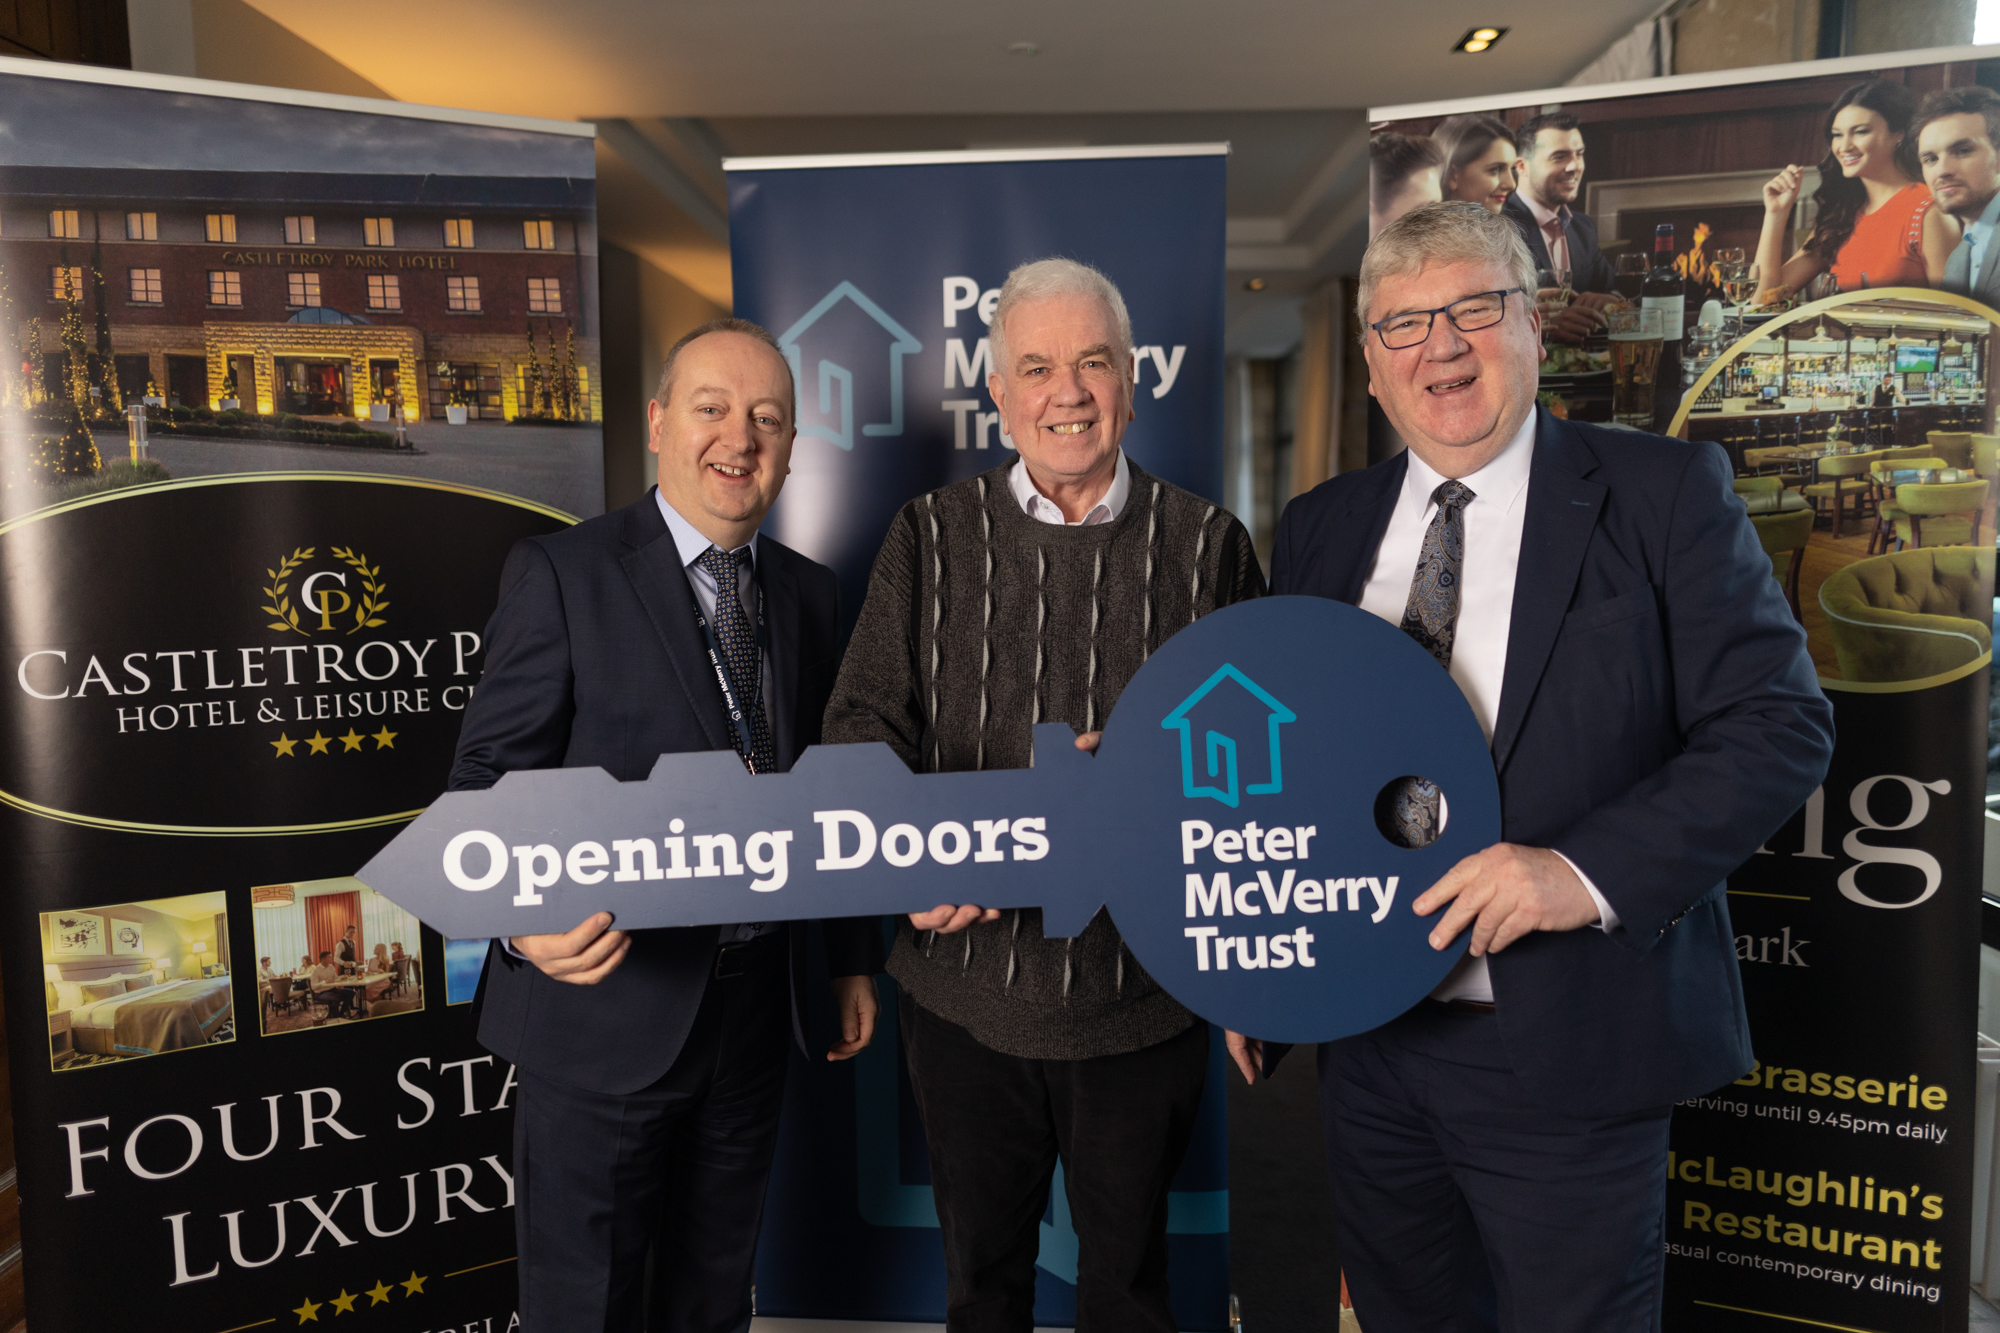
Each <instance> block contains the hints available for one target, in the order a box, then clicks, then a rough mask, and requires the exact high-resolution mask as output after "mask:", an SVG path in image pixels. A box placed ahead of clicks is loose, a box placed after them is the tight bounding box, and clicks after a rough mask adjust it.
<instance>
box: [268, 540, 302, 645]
mask: <svg viewBox="0 0 2000 1333" xmlns="http://www.w3.org/2000/svg"><path fill="white" fill-rule="evenodd" d="M313 550H314V548H313V547H310V546H300V547H296V548H294V549H293V551H292V553H291V555H289V556H287V557H286V558H285V559H283V560H280V561H279V562H278V567H277V568H276V569H267V570H265V571H264V573H265V574H267V575H269V576H270V579H271V584H270V586H269V587H267V588H265V589H264V595H265V596H266V597H268V598H270V599H271V601H270V604H269V605H267V606H264V607H262V608H261V609H262V610H264V611H267V612H269V613H270V614H271V615H274V616H276V617H277V619H276V620H274V621H272V622H271V623H270V626H269V628H271V629H275V630H289V631H291V632H292V633H294V634H297V635H298V636H299V637H301V638H307V639H309V638H311V637H312V636H311V635H310V634H307V633H306V632H305V630H303V629H301V628H300V627H299V609H298V608H297V607H296V606H293V605H292V597H291V592H290V588H291V581H292V575H293V574H294V573H296V572H297V570H298V567H299V566H300V565H302V564H304V563H305V562H306V561H308V560H310V559H312V558H313Z"/></svg>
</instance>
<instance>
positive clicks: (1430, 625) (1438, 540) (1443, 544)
mask: <svg viewBox="0 0 2000 1333" xmlns="http://www.w3.org/2000/svg"><path fill="white" fill-rule="evenodd" d="M1472 500H1473V492H1472V490H1471V488H1470V487H1468V486H1466V485H1465V484H1464V483H1463V482H1458V481H1447V482H1445V483H1443V484H1442V485H1440V486H1439V487H1438V488H1437V489H1436V490H1434V491H1432V492H1431V502H1432V503H1433V504H1435V505H1437V516H1436V517H1435V518H1433V519H1431V526H1430V528H1429V530H1427V531H1426V532H1425V533H1424V546H1423V550H1422V551H1421V552H1420V553H1419V554H1418V556H1417V573H1416V577H1415V578H1413V579H1411V580H1410V600H1409V603H1408V604H1407V605H1406V606H1405V607H1404V609H1403V632H1404V633H1405V634H1407V635H1409V636H1410V637H1411V638H1413V639H1415V640H1416V641H1417V642H1418V643H1420V644H1422V645H1423V646H1424V649H1425V651H1427V652H1428V653H1430V655H1431V656H1432V657H1435V658H1436V659H1437V663H1438V665H1439V666H1441V667H1443V668H1444V669H1445V670H1447V671H1449V670H1450V669H1451V646H1452V641H1453V639H1454V638H1456V637H1457V634H1458V592H1459V580H1460V571H1461V570H1462V569H1463V567H1464V564H1465V507H1466V506H1467V505H1469V504H1471V503H1472ZM1386 794H1387V795H1388V797H1389V804H1390V806H1391V808H1390V809H1389V810H1388V811H1385V812H1383V813H1385V814H1387V815H1388V817H1389V820H1390V822H1391V823H1393V825H1394V826H1395V828H1396V832H1397V834H1398V841H1400V842H1401V843H1402V844H1403V845H1404V846H1405V847H1428V846H1430V844H1432V843H1433V842H1436V841H1437V838H1438V834H1439V833H1440V832H1442V831H1443V830H1442V829H1441V827H1440V826H1439V822H1438V817H1439V815H1440V814H1441V813H1442V811H1443V805H1442V802H1441V800H1440V798H1439V796H1438V789H1437V784H1436V783H1434V782H1430V781H1428V780H1426V779H1424V778H1415V777H1413V778H1408V779H1406V780H1404V781H1402V782H1400V783H1395V784H1392V785H1391V787H1390V788H1389V791H1388V793H1386Z"/></svg>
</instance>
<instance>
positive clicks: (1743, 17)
mask: <svg viewBox="0 0 2000 1333" xmlns="http://www.w3.org/2000/svg"><path fill="white" fill-rule="evenodd" d="M1818 44H1819V0H1695V3H1694V4H1693V5H1691V6H1689V7H1688V8H1687V9H1685V10H1683V11H1682V12H1681V13H1680V15H1679V16H1678V17H1677V18H1675V20H1674V73H1676V74H1699V73H1701V72H1702V71H1704V70H1711V69H1742V68H1745V67H1746V66H1750V65H1781V64H1785V63H1786V62H1788V61H1793V60H1811V59H1812V58H1813V54H1814V52H1815V50H1816V49H1817V47H1818Z"/></svg>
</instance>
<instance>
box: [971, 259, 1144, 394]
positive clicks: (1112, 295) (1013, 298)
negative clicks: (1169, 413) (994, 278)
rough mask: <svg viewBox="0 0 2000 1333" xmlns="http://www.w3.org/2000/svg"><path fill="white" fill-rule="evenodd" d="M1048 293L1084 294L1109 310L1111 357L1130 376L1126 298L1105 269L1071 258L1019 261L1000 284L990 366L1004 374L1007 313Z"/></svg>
mask: <svg viewBox="0 0 2000 1333" xmlns="http://www.w3.org/2000/svg"><path fill="white" fill-rule="evenodd" d="M1051 296H1087V297H1090V298H1091V299H1092V300H1094V301H1098V302H1100V303H1101V304H1102V305H1103V306H1104V308H1105V310H1107V311H1109V312H1110V314H1111V325H1112V329H1113V331H1114V332H1115V333H1116V334H1117V339H1118V342H1117V345H1116V346H1115V347H1113V348H1112V349H1111V350H1112V352H1113V356H1112V360H1113V361H1114V362H1115V363H1116V364H1117V365H1118V366H1119V367H1120V368H1121V369H1122V370H1123V372H1124V374H1125V375H1126V376H1127V377H1128V378H1129V377H1130V376H1131V374H1132V317H1131V316H1130V315H1129V314H1127V313H1126V312H1125V298H1124V296H1123V295H1122V294H1120V292H1119V290H1118V284H1117V283H1115V282H1113V281H1112V280H1111V279H1110V278H1108V277H1106V276H1105V275H1104V273H1103V272H1102V271H1101V270H1099V269H1095V268H1092V267H1091V266H1090V265H1088V264H1083V263H1079V262H1077V261H1076V260H1074V259H1062V258H1059V257H1058V258H1054V259H1037V260H1034V261H1032V262H1031V263H1026V264H1022V265H1021V266H1020V267H1019V268H1016V269H1015V270H1014V271H1013V272H1012V273H1009V274H1008V275H1007V281H1006V282H1004V283H1002V284H1001V287H1000V300H999V303H998V304H996V305H995V306H994V307H993V332H992V334H991V337H992V346H993V362H992V364H993V369H994V370H996V371H998V372H999V373H1000V375H1001V376H1002V377H1003V378H1004V377H1005V376H1006V374H1007V334H1006V324H1007V316H1008V314H1009V313H1010V312H1011V311H1012V310H1013V309H1014V307H1015V306H1017V305H1023V304H1025V303H1027V302H1030V301H1040V300H1044V299H1046V298H1048V297H1051Z"/></svg>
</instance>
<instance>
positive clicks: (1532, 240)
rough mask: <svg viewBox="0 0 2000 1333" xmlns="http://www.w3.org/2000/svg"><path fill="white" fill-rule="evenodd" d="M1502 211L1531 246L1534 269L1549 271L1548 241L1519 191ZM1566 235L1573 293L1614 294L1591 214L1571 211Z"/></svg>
mask: <svg viewBox="0 0 2000 1333" xmlns="http://www.w3.org/2000/svg"><path fill="white" fill-rule="evenodd" d="M1500 211H1501V212H1502V213H1505V214H1506V215H1507V220H1508V221H1509V222H1511V223H1513V224H1514V225H1515V227H1517V228H1519V229H1520V232H1521V239H1522V240H1524V241H1526V242H1527V243H1528V251H1529V253H1530V254H1532V255H1534V257H1535V267H1537V268H1549V267H1551V264H1550V262H1549V240H1548V237H1546V236H1544V235H1542V228H1541V225H1540V224H1539V223H1537V222H1536V221H1535V215H1534V214H1533V213H1530V212H1529V211H1528V205H1527V204H1526V202H1524V201H1523V200H1522V198H1521V192H1520V191H1519V190H1516V191H1514V193H1512V194H1510V195H1508V196H1507V202H1506V203H1504V204H1502V205H1500ZM1563 235H1564V236H1565V238H1567V239H1568V241H1569V274H1570V277H1569V284H1570V288H1571V290H1573V291H1579V292H1608V291H1610V290H1611V279H1612V277H1613V273H1612V270H1611V261H1610V260H1609V259H1606V258H1605V257H1604V251H1602V250H1600V249H1599V248H1598V246H1597V221H1596V219H1594V218H1592V217H1591V216H1590V214H1588V213H1583V212H1579V211H1577V210H1576V209H1574V208H1572V209H1571V210H1570V214H1569V223H1568V225H1567V226H1565V227H1564V228H1563Z"/></svg>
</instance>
